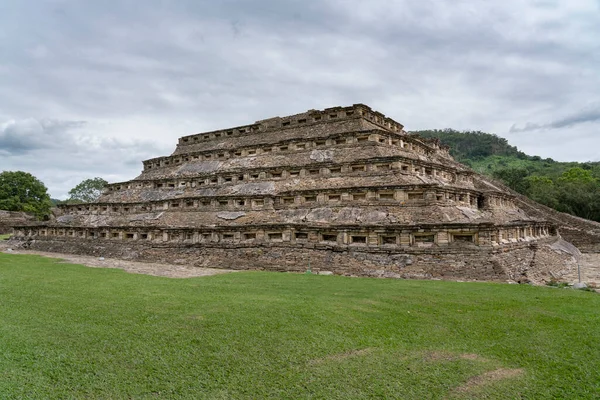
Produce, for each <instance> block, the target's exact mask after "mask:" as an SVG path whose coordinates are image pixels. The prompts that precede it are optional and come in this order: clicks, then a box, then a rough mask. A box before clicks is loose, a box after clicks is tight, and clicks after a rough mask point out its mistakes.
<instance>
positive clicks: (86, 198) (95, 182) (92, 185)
mask: <svg viewBox="0 0 600 400" xmlns="http://www.w3.org/2000/svg"><path fill="white" fill-rule="evenodd" d="M106 185H108V182H107V181H105V180H104V179H102V178H93V179H86V180H84V181H82V182H81V183H79V184H78V185H77V186H75V187H74V188H73V189H71V190H69V199H68V200H67V201H68V202H77V203H90V202H93V201H96V200H98V198H100V195H102V191H103V190H104V188H105V187H106Z"/></svg>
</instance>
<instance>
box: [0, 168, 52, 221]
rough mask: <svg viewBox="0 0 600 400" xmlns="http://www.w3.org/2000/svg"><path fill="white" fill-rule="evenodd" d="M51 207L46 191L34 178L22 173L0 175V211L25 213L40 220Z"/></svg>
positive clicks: (8, 172) (7, 172)
mask: <svg viewBox="0 0 600 400" xmlns="http://www.w3.org/2000/svg"><path fill="white" fill-rule="evenodd" d="M51 206H52V203H51V202H50V196H49V195H48V189H47V188H46V186H45V185H44V184H43V183H42V182H41V181H40V180H39V179H37V178H36V177H35V176H33V175H31V174H30V173H27V172H23V171H14V172H13V171H4V172H2V173H0V210H7V211H25V212H28V213H32V214H34V215H35V216H36V217H38V218H40V219H41V218H43V217H45V216H47V215H48V214H49V213H50V207H51Z"/></svg>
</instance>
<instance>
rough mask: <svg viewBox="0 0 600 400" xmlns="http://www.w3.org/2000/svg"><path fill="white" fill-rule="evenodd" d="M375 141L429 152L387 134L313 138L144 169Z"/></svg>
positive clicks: (163, 161) (170, 160)
mask: <svg viewBox="0 0 600 400" xmlns="http://www.w3.org/2000/svg"><path fill="white" fill-rule="evenodd" d="M367 141H373V142H377V143H381V144H389V145H392V146H396V147H399V148H401V149H404V150H407V151H412V152H414V153H417V154H423V155H425V154H428V152H429V150H428V149H426V148H425V147H423V146H420V145H418V144H415V143H412V142H407V141H404V140H402V139H397V138H393V137H391V136H390V137H388V136H386V135H378V134H372V135H365V136H356V137H341V138H337V139H322V140H311V141H308V142H296V143H287V144H281V145H273V146H261V147H257V148H247V149H239V150H232V151H210V152H206V153H202V154H192V155H186V156H169V157H162V158H160V159H158V160H156V159H155V160H149V161H147V162H145V163H144V170H148V169H152V168H161V167H168V166H172V165H179V164H181V163H184V162H189V161H196V160H205V161H211V160H226V159H229V158H235V157H251V156H257V155H262V154H271V153H274V152H287V151H299V150H307V149H311V148H319V147H323V146H331V145H341V144H352V143H361V142H367Z"/></svg>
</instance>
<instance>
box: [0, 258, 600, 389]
mask: <svg viewBox="0 0 600 400" xmlns="http://www.w3.org/2000/svg"><path fill="white" fill-rule="evenodd" d="M599 311H600V296H599V295H598V294H596V293H590V292H584V291H576V290H570V289H569V290H567V289H553V288H547V287H532V286H518V285H503V284H483V283H455V282H441V281H403V280H383V279H366V278H364V279H363V278H346V277H336V276H316V275H300V274H285V273H266V272H244V273H232V274H225V275H217V276H211V277H202V278H192V279H169V278H158V277H152V276H145V275H133V274H127V273H125V272H123V271H121V270H114V269H97V268H87V267H83V266H79V265H70V264H61V263H58V262H57V261H56V260H53V259H48V258H42V257H38V256H22V255H8V254H0V398H2V399H24V398H25V399H29V398H33V399H48V398H50V399H53V398H56V399H69V398H72V399H79V398H86V399H121V398H130V399H144V398H151V399H154V398H190V399H261V398H274V399H275V398H290V399H304V398H314V399H325V398H327V399H361V398H399V399H432V398H491V399H515V398H527V399H556V398H577V399H585V398H598V397H600V312H599Z"/></svg>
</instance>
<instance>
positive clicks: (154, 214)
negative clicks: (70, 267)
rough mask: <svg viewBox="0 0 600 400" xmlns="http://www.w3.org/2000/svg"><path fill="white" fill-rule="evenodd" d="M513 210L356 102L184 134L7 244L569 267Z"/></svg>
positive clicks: (523, 273) (295, 263) (470, 267)
mask: <svg viewBox="0 0 600 400" xmlns="http://www.w3.org/2000/svg"><path fill="white" fill-rule="evenodd" d="M520 203H522V200H521V199H519V198H518V196H516V194H515V193H512V192H510V191H509V190H507V189H506V188H505V187H503V186H502V185H500V184H497V183H495V182H492V181H490V180H489V179H488V178H485V177H483V176H481V175H478V174H476V173H475V172H474V171H472V170H471V169H469V168H468V167H466V166H464V165H462V164H460V163H458V162H456V161H455V160H454V159H453V158H452V157H451V155H450V153H449V149H448V147H446V146H443V145H441V144H440V142H439V141H438V140H435V139H433V140H432V139H424V138H420V137H418V136H414V135H409V134H408V133H407V132H406V131H405V130H404V126H403V125H402V124H400V123H398V122H396V121H395V120H393V119H391V118H389V117H386V116H385V115H383V114H382V113H379V112H377V111H374V110H372V109H371V108H370V107H368V106H366V105H363V104H355V105H353V106H350V107H334V108H327V109H324V110H309V111H307V112H304V113H301V114H296V115H292V116H287V117H274V118H269V119H264V120H261V121H257V122H255V123H253V124H250V125H244V126H239V127H235V128H229V129H223V130H217V131H212V132H204V133H198V134H193V135H189V136H184V137H181V138H180V139H179V141H178V143H177V147H176V148H175V151H174V152H173V153H172V154H171V155H169V156H164V157H158V158H154V159H150V160H146V161H143V171H142V173H141V174H140V175H139V176H138V177H137V178H135V179H132V180H130V181H127V182H120V183H112V184H110V185H108V187H107V188H106V190H105V192H104V193H103V195H102V196H101V197H100V198H99V199H98V201H96V202H94V203H85V204H75V205H72V204H71V205H62V206H61V207H60V212H59V213H58V215H57V217H56V218H55V219H54V220H51V221H48V222H44V223H38V224H33V223H32V224H29V225H26V226H19V227H16V237H17V238H19V239H20V240H21V241H22V243H23V245H25V246H29V247H31V248H34V249H40V250H46V251H56V252H67V253H77V254H89V255H98V256H107V257H110V256H112V257H118V258H127V259H140V260H149V261H161V262H165V261H166V262H175V263H181V264H186V265H193V266H202V267H215V268H235V269H265V270H276V271H297V272H303V271H306V270H307V269H308V268H311V269H312V270H313V271H315V272H319V271H330V272H333V273H336V274H342V275H360V276H384V277H402V278H445V279H473V280H496V281H506V280H512V281H527V280H533V281H544V280H549V279H551V278H552V277H556V276H557V274H558V275H559V274H560V273H562V272H561V271H565V270H568V269H569V268H573V266H574V265H575V264H576V260H575V257H574V256H575V253H576V252H577V250H576V249H574V247H573V246H570V245H569V244H568V243H566V242H564V241H563V240H562V238H561V237H560V236H559V235H558V226H557V224H556V222H555V221H550V220H548V219H547V218H545V217H544V215H543V214H542V215H540V214H539V213H535V212H534V213H531V212H525V211H524V210H523V208H520V207H519V204H520ZM557 248H560V249H561V250H560V251H558V250H557ZM565 249H567V250H565ZM569 249H574V250H572V251H571V250H569Z"/></svg>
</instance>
